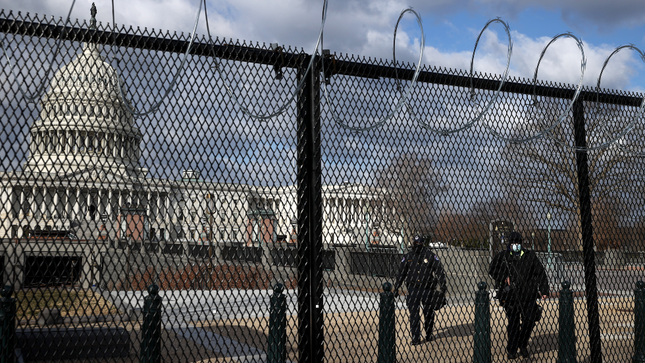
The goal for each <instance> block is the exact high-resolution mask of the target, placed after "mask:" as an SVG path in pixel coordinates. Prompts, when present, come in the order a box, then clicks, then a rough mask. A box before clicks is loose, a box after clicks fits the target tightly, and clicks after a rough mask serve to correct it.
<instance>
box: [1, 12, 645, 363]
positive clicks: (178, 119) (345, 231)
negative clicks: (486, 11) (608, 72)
mask: <svg viewBox="0 0 645 363" xmlns="http://www.w3.org/2000/svg"><path fill="white" fill-rule="evenodd" d="M0 32H1V33H2V40H1V41H2V42H3V45H4V48H5V49H6V50H7V51H6V53H5V54H3V58H2V64H1V65H2V70H1V71H0V78H1V79H2V84H1V85H0V94H1V96H2V108H3V112H2V113H1V114H0V120H2V125H3V128H2V130H0V142H1V146H0V160H1V161H2V163H1V167H0V177H1V178H0V180H1V182H0V203H1V204H0V220H1V221H2V223H0V255H1V256H2V258H0V272H1V273H2V281H3V283H4V284H5V285H7V286H8V287H7V288H6V289H5V291H4V292H3V294H4V295H3V297H2V299H3V300H2V304H4V305H3V306H15V328H16V330H15V334H14V333H11V335H10V337H11V338H15V341H11V342H10V345H12V346H15V348H16V350H11V349H8V348H7V349H4V350H3V353H2V354H4V355H3V357H9V356H10V355H12V354H13V355H18V356H20V357H22V359H25V360H27V361H31V360H61V361H62V360H65V361H87V360H92V359H99V358H101V357H103V358H105V359H109V360H110V361H115V362H121V361H123V362H132V361H150V362H156V361H182V362H183V361H190V362H193V361H194V362H197V361H227V360H238V361H257V362H260V361H266V360H267V359H282V360H288V361H293V362H295V361H298V362H322V361H330V362H331V361H333V362H341V361H348V362H349V361H352V362H354V361H357V360H361V361H366V362H372V361H379V360H378V359H379V357H378V352H379V347H378V344H379V341H382V342H385V341H389V340H388V339H389V338H388V339H385V338H382V339H379V334H380V330H379V329H381V327H380V325H379V322H380V320H379V319H380V318H379V317H380V315H379V308H380V304H381V301H390V300H387V299H385V298H384V299H383V300H382V299H381V296H380V295H379V293H381V292H382V291H383V284H384V283H385V282H390V283H393V282H394V281H395V279H396V277H397V275H398V273H399V268H400V265H401V261H402V259H403V257H404V256H405V255H406V254H407V253H409V252H410V251H411V249H410V247H411V243H412V238H413V236H415V235H420V236H423V237H425V239H426V241H427V242H428V245H429V246H431V247H432V249H433V250H434V253H435V254H436V256H437V259H438V260H440V261H441V263H442V265H443V269H444V270H445V273H446V278H447V286H448V292H447V305H446V306H444V307H443V308H442V309H441V310H438V311H437V312H436V314H435V321H434V341H432V342H427V343H426V344H421V345H412V344H411V339H412V337H411V330H410V324H409V316H410V314H409V312H408V309H407V307H406V301H407V300H406V299H408V298H409V296H410V295H409V294H408V291H407V287H403V288H402V290H401V291H400V292H401V295H402V296H401V297H400V298H398V299H397V300H395V303H394V304H395V312H394V320H395V329H394V331H395V334H394V335H395V337H394V339H396V354H395V355H388V357H395V359H396V361H400V362H415V361H418V360H420V359H428V357H432V360H433V361H438V362H466V361H468V362H471V361H473V359H476V358H474V356H473V354H474V353H473V349H474V347H473V344H474V343H473V342H474V341H473V334H474V332H475V325H474V324H473V321H474V320H473V319H474V316H475V310H476V308H475V296H476V292H477V290H478V283H480V282H482V281H483V282H486V284H487V285H486V286H488V287H489V288H490V287H492V286H494V281H492V279H491V277H490V276H489V274H488V270H489V263H490V261H491V259H492V257H493V256H494V254H495V253H496V252H498V251H504V250H506V249H507V243H508V237H509V235H510V232H511V231H518V232H520V233H522V235H523V237H524V243H523V248H525V249H526V250H527V251H528V250H533V251H537V252H538V258H539V260H540V261H541V263H542V264H543V265H545V266H546V269H547V271H548V277H549V285H550V289H551V291H550V295H549V298H548V299H547V300H545V301H544V302H542V303H541V307H542V310H543V317H542V319H541V320H540V322H539V323H538V324H537V326H536V328H535V330H534V332H533V335H532V338H531V340H530V343H529V350H530V353H531V355H532V360H533V361H537V362H554V361H556V360H557V359H558V336H559V330H558V322H559V319H560V313H559V310H558V304H559V303H560V300H561V299H560V294H559V291H558V290H559V289H560V287H561V286H562V285H561V284H562V283H563V282H564V281H565V280H566V281H569V282H570V285H571V290H572V291H571V294H572V296H573V299H572V301H573V303H572V305H573V306H572V309H573V311H574V314H575V318H576V319H575V327H574V333H575V336H576V339H577V340H576V343H575V350H574V351H575V355H576V359H577V360H578V361H581V362H582V361H589V362H600V361H601V360H603V359H604V360H605V361H626V360H628V359H632V357H633V356H634V354H635V352H634V349H635V348H634V344H635V343H634V334H635V329H634V325H633V318H634V308H633V307H634V292H633V291H634V288H635V286H636V282H637V281H638V280H639V279H642V271H643V269H645V264H644V260H643V253H645V252H643V243H642V236H643V234H644V232H645V229H644V227H645V224H644V220H643V211H644V210H645V209H644V207H645V198H644V197H643V196H644V195H645V193H643V189H642V188H643V185H645V183H643V175H642V172H641V171H642V170H644V168H643V166H645V165H643V160H644V159H642V158H641V157H639V156H638V153H637V152H635V151H639V150H640V149H642V146H643V144H642V140H643V138H642V136H643V135H642V132H643V129H642V127H641V126H640V124H638V126H637V127H635V128H634V129H633V130H632V132H631V133H630V134H628V135H626V136H625V137H624V138H622V139H621V141H620V142H619V143H614V144H611V145H610V146H609V147H606V148H601V149H597V150H596V149H593V148H592V147H591V146H593V145H597V144H599V143H602V142H603V141H606V140H610V139H611V138H612V137H613V136H614V135H618V134H619V133H620V132H621V130H623V129H624V128H625V127H626V125H628V123H629V120H631V119H632V118H633V117H636V115H638V107H639V106H640V105H641V102H642V95H636V94H630V93H627V92H622V91H607V90H603V91H602V92H598V90H596V89H590V88H583V89H582V91H581V92H580V94H579V96H578V97H577V99H576V100H575V102H574V103H573V104H572V106H571V110H570V112H568V111H567V113H566V115H565V116H566V117H564V118H563V121H562V123H561V124H558V125H554V120H556V119H558V115H560V114H561V113H562V112H564V111H566V110H567V107H568V105H569V103H570V102H571V100H572V98H573V97H574V95H575V87H574V86H566V85H565V86H563V85H555V84H551V83H548V82H542V81H535V82H534V81H531V80H522V79H512V80H507V81H506V82H504V84H503V85H502V87H501V90H500V91H499V97H498V98H497V99H496V100H495V102H494V103H493V104H492V105H491V107H490V108H489V109H488V111H487V112H486V113H485V114H484V115H483V117H482V118H481V120H480V122H479V123H478V124H477V125H476V126H473V127H470V128H466V129H464V130H462V131H461V132H458V133H450V132H444V134H449V135H444V134H441V133H436V132H432V129H438V128H452V129H456V128H459V127H461V126H463V125H465V124H467V123H468V122H470V121H471V120H472V119H473V118H474V117H477V115H478V114H480V113H481V112H483V110H484V109H485V108H486V107H485V105H486V104H487V103H488V102H491V101H493V100H494V99H495V96H496V93H495V92H496V91H497V90H498V89H499V87H500V84H501V83H500V82H501V78H500V77H499V76H495V75H492V76H486V75H481V74H474V75H471V74H470V73H469V72H466V71H459V70H446V69H435V68H431V67H422V69H421V71H420V73H419V76H418V79H417V82H416V84H414V85H413V86H414V88H413V91H412V92H411V94H410V99H409V101H408V104H407V105H406V106H404V107H402V109H401V110H400V112H397V113H395V114H394V115H393V116H392V117H391V118H389V119H387V120H385V122H383V123H382V124H380V126H379V127H372V126H374V125H375V124H376V123H377V122H379V121H380V120H383V119H384V118H385V116H386V115H388V114H389V113H390V111H391V110H392V109H393V108H394V107H396V105H397V102H398V100H399V98H400V97H401V95H402V92H401V90H402V89H405V88H406V87H408V86H411V85H412V82H411V81H412V79H413V75H414V67H411V66H409V65H401V64H393V62H391V61H377V60H365V59H364V58H360V57H354V56H351V55H344V54H343V55H339V54H328V53H326V52H325V53H324V55H311V54H306V53H304V52H302V51H299V50H297V49H295V48H287V47H274V46H271V47H267V46H265V45H258V44H253V43H240V42H239V41H234V42H233V41H229V40H226V39H216V40H214V41H212V42H209V41H208V39H206V38H205V37H201V38H197V39H196V41H195V42H194V43H193V44H192V45H191V46H190V48H189V39H188V38H187V37H186V36H185V35H176V34H174V35H170V34H167V33H164V32H160V31H159V32H157V31H149V30H140V29H136V30H135V29H133V28H129V29H126V28H119V29H112V28H111V26H109V25H107V26H103V25H100V24H98V25H97V24H96V21H95V19H93V18H92V19H90V20H89V22H76V23H74V24H70V25H65V24H62V23H61V22H58V21H56V20H53V19H47V18H45V17H43V18H39V17H32V16H30V15H20V14H18V15H16V14H13V13H10V12H7V11H1V12H0ZM57 49H58V51H57ZM187 49H188V52H187V54H188V57H187V58H186V62H185V63H182V59H183V53H185V52H186V50H187ZM311 57H314V58H313V62H311V63H310V60H311V59H312V58H311ZM182 64H184V65H183V66H182ZM41 86H42V87H41ZM171 87H172V91H171V92H169V93H168V94H169V96H167V97H164V94H166V91H167V90H168V89H170V88H171ZM40 90H42V92H41V93H40V94H36V93H38V92H39V91H40ZM294 92H295V97H292V95H294ZM34 94H36V95H37V96H38V97H37V102H35V103H30V102H28V101H27V98H26V97H25V95H34ZM325 95H327V96H328V97H325ZM157 104H159V107H158V108H155V105H157ZM282 105H286V108H285V110H284V112H282V113H281V114H279V115H277V116H275V117H273V118H270V119H266V120H265V119H261V118H260V119H258V117H254V116H257V115H262V114H268V113H271V112H273V111H274V110H277V109H279V108H280V107H281V106H282ZM151 109H152V110H153V111H154V112H150V113H149V114H146V115H141V116H137V114H136V113H137V112H134V114H133V111H138V112H141V111H143V110H151ZM641 124H642V123H641ZM549 127H551V130H550V132H549V133H548V134H547V135H546V136H544V137H541V138H538V139H536V140H533V141H531V142H525V143H517V142H514V143H512V142H506V141H504V139H503V137H506V138H512V137H526V136H529V135H532V134H536V133H537V132H539V131H540V130H544V129H545V128H549ZM352 128H354V129H360V128H364V129H369V130H367V131H362V132H356V131H353V130H352ZM278 284H280V286H279V287H276V289H275V290H274V289H273V288H274V287H275V286H276V285H278ZM152 285H154V286H156V287H151V286H152ZM483 286H484V285H480V287H483ZM9 287H10V288H9ZM484 290H485V288H483V290H482V291H480V292H479V293H478V295H477V296H478V297H477V299H478V301H479V303H478V304H479V305H477V311H480V312H482V311H485V310H486V309H485V306H484V305H482V304H483V302H485V301H487V300H486V299H485V295H486V291H484ZM490 292H491V293H492V292H493V291H490ZM568 293H569V291H568V290H567V294H568ZM5 295H7V296H5ZM384 296H385V295H384ZM388 296H389V295H388ZM490 296H492V295H490ZM567 296H568V295H567ZM390 297H391V296H390ZM11 299H14V300H11ZM388 299H389V297H388ZM567 301H568V300H567ZM482 306H483V308H482ZM7 311H8V312H9V313H10V314H9V315H3V316H13V315H11V311H10V310H7ZM567 311H568V310H567ZM484 315H486V314H484ZM388 316H390V315H388ZM424 319H425V318H424ZM4 321H5V320H3V322H4ZM388 321H389V320H388ZM276 324H278V327H277V328H276ZM385 325H387V324H385V323H383V324H381V326H383V329H385ZM477 326H478V329H483V330H478V331H480V332H481V331H484V333H485V332H486V328H485V327H486V326H485V325H477ZM482 327H484V328H482ZM489 330H490V331H489V332H488V333H490V334H489V335H490V345H489V347H490V351H491V356H492V360H493V361H504V360H505V359H506V351H505V349H506V343H507V341H506V339H507V334H506V317H505V312H504V310H503V309H502V308H501V307H500V306H499V304H498V302H496V301H495V300H494V299H493V302H492V308H491V309H490V329H489ZM3 332H4V330H3ZM276 332H281V333H279V334H278V333H276ZM282 332H283V333H282ZM3 334H4V333H3ZM3 337H6V334H5V335H3ZM481 337H485V335H478V338H477V339H478V340H477V341H478V342H479V343H478V344H479V345H478V349H480V348H482V347H484V348H485V347H487V346H488V345H486V342H483V343H482V340H481ZM0 338H1V337H0ZM7 341H8V342H9V340H7ZM3 342H4V340H3ZM269 342H271V344H269ZM389 342H390V343H391V341H389ZM3 344H4V343H3ZM282 344H284V346H283V345H282ZM270 345H271V346H270ZM106 352H109V357H108V353H106ZM269 356H270V358H267V357H269ZM381 359H382V358H381ZM282 360H281V361H282Z"/></svg>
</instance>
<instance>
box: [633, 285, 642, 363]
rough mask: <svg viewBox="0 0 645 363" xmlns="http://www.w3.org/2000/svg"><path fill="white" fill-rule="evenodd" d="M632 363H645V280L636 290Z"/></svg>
mask: <svg viewBox="0 0 645 363" xmlns="http://www.w3.org/2000/svg"><path fill="white" fill-rule="evenodd" d="M632 363H645V282H643V281H638V282H637V283H636V290H634V357H633V358H632Z"/></svg>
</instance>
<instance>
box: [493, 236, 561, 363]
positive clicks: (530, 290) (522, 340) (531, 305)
mask: <svg viewBox="0 0 645 363" xmlns="http://www.w3.org/2000/svg"><path fill="white" fill-rule="evenodd" d="M488 273H489V275H490V276H491V277H492V278H493V279H494V280H495V286H496V288H497V294H496V298H497V299H498V300H499V301H500V304H501V305H502V307H503V308H504V310H505V311H506V317H507V318H508V325H507V327H506V332H507V334H508V343H507V346H506V350H507V355H508V359H515V358H517V357H518V354H517V350H518V348H519V350H520V354H521V355H522V357H524V358H528V357H529V356H530V354H529V351H528V349H527V346H528V342H529V338H530V337H531V332H532V331H533V328H534V327H535V323H536V322H537V321H538V320H539V316H540V307H539V306H538V305H537V303H536V302H535V300H536V299H537V298H542V300H544V299H546V298H547V296H548V295H549V279H548V277H547V275H546V271H545V270H544V266H542V263H541V262H540V260H539V259H538V258H537V255H536V254H535V252H533V251H531V250H527V249H524V248H523V247H522V235H521V234H519V233H518V232H511V234H510V236H509V243H508V246H507V249H506V251H501V252H499V253H498V254H497V255H495V257H493V260H492V261H491V263H490V266H489V269H488Z"/></svg>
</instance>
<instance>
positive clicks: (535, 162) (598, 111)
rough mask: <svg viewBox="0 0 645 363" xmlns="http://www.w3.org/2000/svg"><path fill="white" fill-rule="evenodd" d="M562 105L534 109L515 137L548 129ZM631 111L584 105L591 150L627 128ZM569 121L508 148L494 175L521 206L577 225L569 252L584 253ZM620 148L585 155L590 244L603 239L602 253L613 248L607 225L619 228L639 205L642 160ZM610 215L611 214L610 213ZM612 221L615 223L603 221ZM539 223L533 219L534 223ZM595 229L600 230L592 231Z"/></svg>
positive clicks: (550, 104) (574, 159) (516, 129)
mask: <svg viewBox="0 0 645 363" xmlns="http://www.w3.org/2000/svg"><path fill="white" fill-rule="evenodd" d="M565 106H566V103H565V102H564V101H562V102H559V101H554V102H551V103H545V102H544V101H542V102H540V103H537V106H534V107H532V108H531V109H532V110H533V111H534V112H527V118H526V119H525V120H524V124H522V125H517V126H516V127H515V129H514V130H515V132H516V134H517V135H518V136H526V135H527V134H529V133H536V132H537V131H538V130H545V129H547V128H549V127H550V126H552V125H553V124H554V123H555V121H556V119H557V117H558V115H559V114H560V112H562V110H563V109H564V107H565ZM633 111H634V109H633V108H632V109H629V108H626V107H609V106H602V105H601V106H597V105H593V106H592V105H588V107H587V108H586V109H585V119H586V121H585V122H586V125H585V128H586V138H587V143H588V146H589V147H594V146H596V145H601V144H603V143H605V142H606V141H609V140H611V139H612V138H613V137H614V136H615V135H618V134H619V132H620V131H621V130H622V128H624V126H625V124H626V123H625V120H626V119H627V118H628V117H627V116H628V115H630V114H633ZM572 122H573V120H572V118H571V117H567V118H565V120H564V121H563V122H562V123H561V124H560V125H558V126H556V127H554V128H553V129H552V130H551V131H550V132H549V133H547V134H546V135H545V136H544V137H542V138H539V139H537V140H535V141H531V142H524V143H508V144H507V145H506V146H505V147H504V149H503V152H502V159H501V161H500V163H499V164H498V165H497V169H496V174H497V176H498V177H499V178H500V179H501V180H502V181H503V182H504V183H505V187H506V190H507V192H508V193H509V194H510V195H513V196H515V197H516V198H518V200H520V201H522V202H523V203H524V204H525V205H526V206H527V207H528V208H529V209H530V210H533V211H534V213H540V214H546V213H547V212H551V215H553V214H554V213H556V214H560V215H562V216H564V218H565V219H568V220H570V221H573V222H574V223H575V227H574V230H575V231H576V232H577V235H578V239H577V241H574V245H573V246H569V247H570V248H573V249H581V248H582V228H581V225H580V223H581V219H580V215H579V213H580V206H579V191H578V175H577V169H576V151H575V150H574V148H573V135H574V133H573V126H572ZM620 145H621V144H620V143H614V144H611V145H610V146H608V147H604V148H600V149H598V150H593V151H588V154H587V155H588V167H589V189H590V192H591V201H592V209H593V210H594V213H593V217H594V219H595V220H594V228H595V231H594V238H595V239H598V238H600V237H601V236H602V238H604V242H602V243H600V244H599V246H600V247H610V246H616V243H613V242H610V241H607V240H606V238H607V237H606V234H607V233H608V232H607V231H608V230H609V229H611V228H608V226H609V224H611V223H613V224H616V225H617V224H618V223H620V221H622V220H623V219H624V217H625V216H627V215H628V214H629V213H630V210H631V209H633V208H635V207H637V205H641V203H640V202H637V201H636V200H637V199H640V195H641V194H642V193H640V191H639V190H638V189H637V188H638V186H639V184H640V183H641V182H640V180H642V177H641V176H640V174H641V173H637V172H636V171H637V170H642V169H639V168H640V167H642V165H641V163H642V161H641V159H640V158H637V157H635V156H634V154H631V153H627V152H625V151H624V149H623V148H621V147H620ZM609 211H611V213H608V212H609ZM609 216H611V218H612V221H613V222H609V221H608V220H607V217H609ZM536 218H537V217H536ZM596 225H597V226H598V228H596Z"/></svg>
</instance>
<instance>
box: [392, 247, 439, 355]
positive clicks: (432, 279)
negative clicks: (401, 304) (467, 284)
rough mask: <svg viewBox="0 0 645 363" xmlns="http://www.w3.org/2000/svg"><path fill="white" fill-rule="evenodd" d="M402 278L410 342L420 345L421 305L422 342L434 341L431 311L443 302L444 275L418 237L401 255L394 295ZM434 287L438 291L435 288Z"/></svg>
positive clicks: (396, 293) (428, 249)
mask: <svg viewBox="0 0 645 363" xmlns="http://www.w3.org/2000/svg"><path fill="white" fill-rule="evenodd" d="M404 281H405V285H406V287H407V288H408V294H407V295H406V297H405V302H406V305H407V307H408V310H409V312H410V331H411V333H412V342H411V344H412V345H419V344H421V343H423V342H424V341H422V340H421V317H420V313H419V310H420V309H421V308H423V315H424V328H425V333H426V338H425V342H431V341H433V340H434V338H433V335H432V330H433V326H434V311H435V310H438V309H440V308H441V307H442V306H443V305H445V298H446V296H445V295H446V291H447V289H448V288H447V286H446V275H445V273H444V270H443V266H442V265H441V261H439V257H437V255H435V254H434V253H433V252H432V251H431V250H430V248H428V247H426V246H425V245H424V241H423V238H422V237H421V236H415V237H414V240H413V243H412V250H411V251H410V252H408V253H407V254H405V256H403V260H402V261H401V265H400V267H399V273H398V276H397V279H396V283H395V284H394V295H395V296H398V295H399V288H400V287H401V285H402V284H403V282H404ZM437 286H439V287H440V289H441V290H440V291H437Z"/></svg>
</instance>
